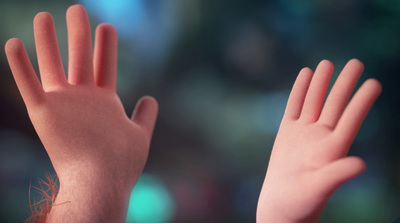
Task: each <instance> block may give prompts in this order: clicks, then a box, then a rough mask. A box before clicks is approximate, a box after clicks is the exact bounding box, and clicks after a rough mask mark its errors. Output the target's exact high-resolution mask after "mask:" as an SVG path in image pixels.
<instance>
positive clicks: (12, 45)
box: [4, 38, 25, 56]
mask: <svg viewBox="0 0 400 223" xmlns="http://www.w3.org/2000/svg"><path fill="white" fill-rule="evenodd" d="M4 50H5V52H6V55H7V56H15V55H17V54H20V53H22V52H23V51H24V50H25V46H24V44H23V43H22V41H21V40H20V39H18V38H11V39H9V40H7V42H6V44H5V46H4Z"/></svg>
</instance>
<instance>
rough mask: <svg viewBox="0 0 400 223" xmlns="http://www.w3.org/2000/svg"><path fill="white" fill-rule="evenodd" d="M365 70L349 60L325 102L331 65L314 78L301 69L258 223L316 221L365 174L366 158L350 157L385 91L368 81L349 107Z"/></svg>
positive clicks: (269, 171)
mask: <svg viewBox="0 0 400 223" xmlns="http://www.w3.org/2000/svg"><path fill="white" fill-rule="evenodd" d="M363 68H364V66H363V64H362V63H361V62H360V61H359V60H357V59H352V60H350V61H349V62H348V63H347V64H346V66H345V67H344V68H343V70H342V72H341V74H340V75H339V77H338V79H337V80H336V82H335V84H334V86H333V88H332V90H331V92H330V93H329V96H328V98H327V100H326V102H325V104H324V98H325V94H326V91H327V88H328V84H329V80H330V78H331V75H332V72H333V65H332V63H331V62H329V61H327V60H324V61H322V62H321V63H320V64H319V65H318V67H317V69H316V71H315V73H314V74H313V72H312V71H311V70H310V69H309V68H304V69H303V70H301V71H300V73H299V75H298V77H297V80H296V82H295V84H294V86H293V89H292V91H291V93H290V96H289V100H288V103H287V107H286V110H285V114H284V117H283V119H282V122H281V126H280V128H279V131H278V134H277V137H276V140H275V143H274V146H273V149H272V153H271V157H270V161H269V165H268V169H267V173H266V177H265V180H264V184H263V187H262V191H261V194H260V197H259V201H258V207H257V222H258V223H262V222H265V223H266V222H276V223H294V222H295V223H303V222H304V223H306V222H307V223H310V222H311V223H313V222H318V219H319V217H320V214H321V211H322V209H323V207H324V206H325V204H326V202H327V201H328V199H329V197H330V196H331V195H332V194H333V192H334V191H335V190H336V189H337V188H338V187H339V186H340V185H342V184H343V183H344V182H346V181H348V180H350V179H352V178H354V177H356V176H358V175H359V174H361V173H362V172H363V171H364V170H365V168H366V165H365V163H364V161H363V160H362V159H360V158H359V157H348V156H347V154H348V151H349V148H350V146H351V144H352V142H353V140H354V138H355V136H356V134H357V132H358V130H359V128H360V126H361V124H362V122H363V120H364V119H365V117H366V115H367V113H368V112H369V110H370V108H371V107H372V105H373V103H374V102H375V100H376V99H377V98H378V96H379V94H380V93H381V91H382V87H381V85H380V83H379V82H378V81H376V80H374V79H368V80H367V81H365V82H364V83H363V85H362V86H361V87H360V88H359V89H358V91H357V92H356V93H355V95H354V96H353V98H352V99H351V100H350V102H349V103H348V101H349V99H350V97H351V95H352V92H353V90H354V87H355V85H356V83H357V81H358V79H359V77H360V76H361V73H362V72H363ZM323 104H324V105H323Z"/></svg>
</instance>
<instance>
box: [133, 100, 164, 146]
mask: <svg viewBox="0 0 400 223" xmlns="http://www.w3.org/2000/svg"><path fill="white" fill-rule="evenodd" d="M157 114H158V103H157V100H156V99H155V98H153V97H151V96H143V97H142V98H140V99H139V101H138V102H137V104H136V107H135V111H134V112H133V115H132V121H133V122H135V123H136V124H138V125H139V126H141V127H142V128H143V129H144V130H145V131H146V132H147V135H148V137H149V138H151V135H152V134H153V130H154V125H155V123H156V119H157Z"/></svg>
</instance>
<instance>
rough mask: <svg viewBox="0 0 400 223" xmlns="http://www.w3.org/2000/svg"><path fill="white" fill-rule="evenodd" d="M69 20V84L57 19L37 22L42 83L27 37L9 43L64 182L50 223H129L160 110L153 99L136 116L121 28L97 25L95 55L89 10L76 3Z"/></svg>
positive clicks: (15, 69)
mask: <svg viewBox="0 0 400 223" xmlns="http://www.w3.org/2000/svg"><path fill="white" fill-rule="evenodd" d="M66 17H67V28H68V47H69V64H68V79H67V78H66V75H65V73H64V68H63V65H62V62H61V57H60V53H59V49H58V44H57V39H56V35H55V30H54V22H53V19H52V17H51V15H50V14H48V13H45V12H42V13H39V14H37V15H36V17H35V19H34V35H35V43H36V50H37V58H38V63H39V70H40V78H41V81H39V79H38V78H37V75H36V74H35V71H34V69H33V68H32V65H31V62H30V60H29V58H28V55H27V53H26V50H25V48H24V46H23V44H22V42H21V41H20V40H19V39H15V38H14V39H10V40H9V41H8V42H7V43H6V46H5V51H6V55H7V59H8V62H9V65H10V68H11V70H12V73H13V76H14V79H15V81H16V84H17V86H18V89H19V91H20V93H21V95H22V98H23V100H24V102H25V105H26V108H27V111H28V114H29V117H30V119H31V121H32V124H33V126H34V128H35V130H36V132H37V134H38V136H39V138H40V139H41V141H42V143H43V145H44V147H45V149H46V151H47V153H48V155H49V157H50V160H51V162H52V164H53V166H54V169H55V171H56V173H57V176H58V178H59V181H60V191H59V193H58V196H57V198H56V201H55V204H56V206H53V208H52V209H51V212H50V214H49V216H48V219H47V222H125V219H126V215H127V208H128V204H129V197H130V193H131V191H132V189H133V187H134V186H135V184H136V182H137V181H138V179H139V177H140V174H141V173H142V170H143V168H144V165H145V162H146V160H147V156H148V150H149V146H150V140H151V137H152V133H153V128H154V124H155V121H156V117H157V112H158V105H157V102H156V100H155V99H154V98H152V97H149V96H145V97H143V98H141V99H140V100H139V102H138V103H137V105H136V108H135V110H134V112H133V115H132V117H131V118H129V117H128V116H127V115H126V113H125V110H124V108H123V105H122V103H121V101H120V99H119V97H118V95H117V94H116V91H115V87H116V86H115V85H116V73H117V33H116V30H115V28H114V27H113V26H112V25H110V24H100V25H99V26H98V27H97V29H96V35H95V47H94V53H93V51H92V42H91V34H90V27H89V20H88V16H87V13H86V11H85V9H84V8H83V7H82V6H80V5H74V6H71V7H70V8H69V9H68V10H67V14H66ZM61 203H63V204H62V205H57V204H61Z"/></svg>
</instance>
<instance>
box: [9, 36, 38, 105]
mask: <svg viewBox="0 0 400 223" xmlns="http://www.w3.org/2000/svg"><path fill="white" fill-rule="evenodd" d="M5 51H6V55H7V60H8V63H9V65H10V68H11V71H12V73H13V76H14V79H15V82H16V83H17V86H18V89H19V92H20V93H21V96H22V98H23V100H24V102H25V104H26V106H27V107H28V108H29V107H30V106H32V105H35V104H38V103H39V102H40V101H41V100H42V98H43V96H44V90H43V88H42V85H41V84H40V81H39V79H38V77H37V76H36V73H35V70H34V69H33V67H32V64H31V62H30V60H29V57H28V54H27V53H26V50H25V47H24V45H23V43H22V42H21V40H19V39H16V38H13V39H10V40H8V41H7V43H6V45H5Z"/></svg>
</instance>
